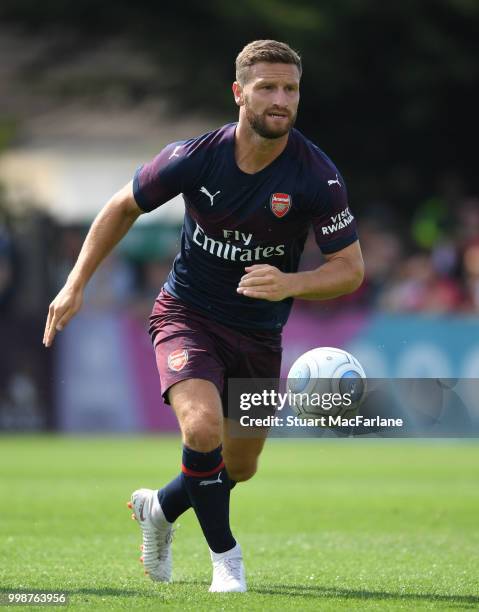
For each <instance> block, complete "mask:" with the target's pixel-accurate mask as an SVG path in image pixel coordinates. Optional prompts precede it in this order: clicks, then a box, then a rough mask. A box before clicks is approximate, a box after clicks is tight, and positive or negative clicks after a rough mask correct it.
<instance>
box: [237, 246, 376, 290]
mask: <svg viewBox="0 0 479 612" xmlns="http://www.w3.org/2000/svg"><path fill="white" fill-rule="evenodd" d="M324 258H325V259H326V262H325V263H324V264H323V265H322V266H320V267H319V268H316V269H315V270H309V271H305V272H291V273H286V272H281V270H279V269H278V268H275V267H274V266H270V265H267V264H258V265H254V266H249V267H247V268H245V271H246V274H245V275H244V276H243V277H242V278H241V280H240V283H239V285H238V289H237V291H238V293H241V294H242V295H245V296H247V297H250V298H256V299H262V300H269V301H271V302H279V301H280V300H284V299H285V298H288V297H295V298H300V299H303V300H329V299H331V298H335V297H338V296H340V295H345V294H347V293H352V292H353V291H355V290H356V289H358V287H359V286H360V285H361V283H362V282H363V278H364V262H363V257H362V254H361V247H360V246H359V241H358V240H356V241H355V242H353V243H352V244H350V245H348V246H347V247H345V248H344V249H341V250H339V251H336V252H335V253H329V254H325V255H324Z"/></svg>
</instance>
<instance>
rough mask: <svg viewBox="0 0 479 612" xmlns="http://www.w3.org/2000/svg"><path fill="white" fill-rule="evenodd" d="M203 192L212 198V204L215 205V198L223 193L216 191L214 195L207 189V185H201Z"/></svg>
mask: <svg viewBox="0 0 479 612" xmlns="http://www.w3.org/2000/svg"><path fill="white" fill-rule="evenodd" d="M200 191H201V193H204V194H205V195H207V196H208V197H209V199H210V202H211V206H213V200H214V199H215V197H216V196H217V195H218V194H219V193H221V191H217V192H216V193H214V194H213V195H211V193H210V192H209V191H208V189H206V187H201V189H200Z"/></svg>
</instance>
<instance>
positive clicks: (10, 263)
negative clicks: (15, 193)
mask: <svg viewBox="0 0 479 612" xmlns="http://www.w3.org/2000/svg"><path fill="white" fill-rule="evenodd" d="M14 270H15V251H14V245H13V239H12V237H11V235H10V232H9V231H8V228H7V225H6V224H3V223H2V221H1V219H0V313H5V312H6V311H7V308H8V307H9V304H10V300H11V298H12V296H13V293H14V289H15V282H14V281H15V274H14Z"/></svg>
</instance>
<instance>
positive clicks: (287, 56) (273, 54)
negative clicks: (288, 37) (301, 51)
mask: <svg viewBox="0 0 479 612" xmlns="http://www.w3.org/2000/svg"><path fill="white" fill-rule="evenodd" d="M259 62H268V63H270V64H294V65H295V66H296V67H297V68H298V70H299V76H301V73H302V71H303V67H302V65H301V57H300V56H299V55H298V53H296V51H294V50H293V49H291V47H290V46H289V45H287V44H286V43H283V42H278V41H277V40H254V41H253V42H250V43H249V44H247V45H246V47H245V48H244V49H243V50H242V51H240V53H238V57H237V58H236V62H235V64H236V80H237V81H238V83H240V84H241V85H244V83H246V81H247V78H246V77H247V73H248V69H249V68H250V67H251V66H253V65H254V64H258V63H259Z"/></svg>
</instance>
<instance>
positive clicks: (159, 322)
mask: <svg viewBox="0 0 479 612" xmlns="http://www.w3.org/2000/svg"><path fill="white" fill-rule="evenodd" d="M149 333H150V335H151V339H152V342H153V346H154V349H155V355H156V364H157V367H158V372H159V374H160V382H161V391H162V394H163V397H164V399H165V402H166V403H169V400H168V389H169V388H170V387H171V386H172V385H174V384H175V383H177V382H180V381H181V380H186V379H188V378H201V379H203V380H209V381H210V382H212V383H213V384H214V385H216V387H217V388H218V391H219V394H220V397H221V399H222V402H223V412H224V414H225V416H227V414H228V402H227V384H226V381H227V380H228V378H268V379H275V378H279V376H280V370H281V352H282V349H281V332H277V331H268V330H265V331H262V330H261V331H257V330H244V329H236V328H232V327H226V326H225V325H222V324H221V323H218V322H216V321H212V320H211V319H209V318H208V317H207V316H206V315H205V314H203V313H202V312H199V311H198V310H195V309H194V308H191V307H190V306H189V305H188V304H186V303H185V302H182V301H181V300H178V299H177V298H175V297H173V296H171V295H169V294H168V293H166V291H164V290H162V291H161V293H160V295H159V296H158V298H157V299H156V301H155V305H154V307H153V311H152V313H151V317H150V328H149Z"/></svg>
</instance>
